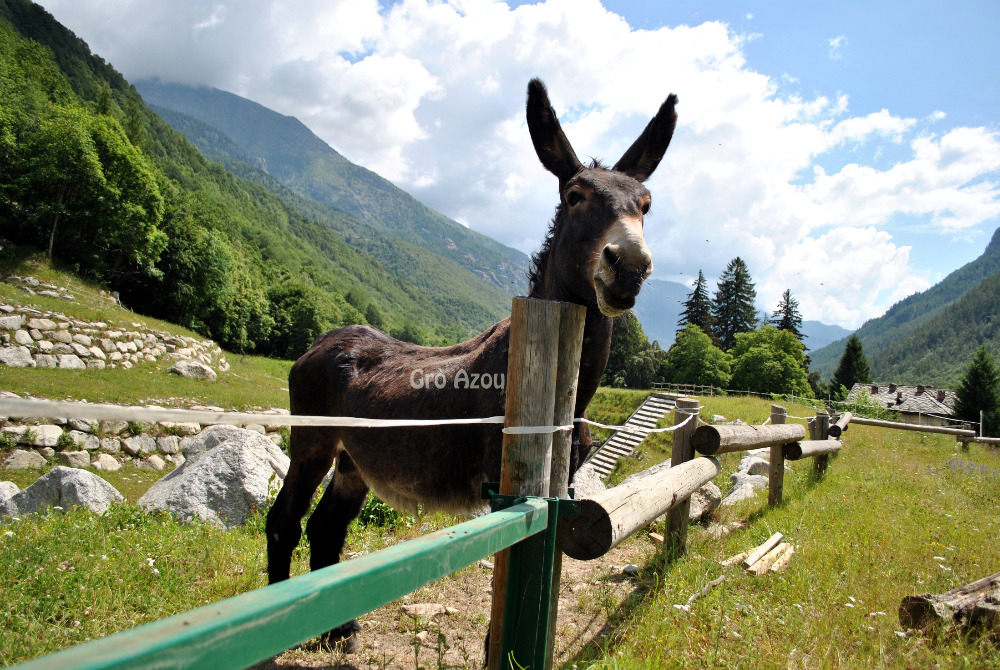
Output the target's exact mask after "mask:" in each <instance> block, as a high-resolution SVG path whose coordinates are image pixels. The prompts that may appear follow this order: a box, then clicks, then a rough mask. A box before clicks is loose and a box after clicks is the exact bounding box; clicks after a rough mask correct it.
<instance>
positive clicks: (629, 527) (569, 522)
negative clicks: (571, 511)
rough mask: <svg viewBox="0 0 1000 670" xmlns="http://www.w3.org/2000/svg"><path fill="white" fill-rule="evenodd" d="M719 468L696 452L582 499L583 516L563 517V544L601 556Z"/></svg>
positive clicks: (587, 556) (575, 554)
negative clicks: (689, 457)
mask: <svg viewBox="0 0 1000 670" xmlns="http://www.w3.org/2000/svg"><path fill="white" fill-rule="evenodd" d="M717 474H719V464H718V463H716V462H715V459H711V458H696V459H694V460H691V461H688V462H687V463H681V464H680V465H676V466H674V467H672V468H668V469H666V470H660V471H659V472H650V471H649V470H647V471H646V472H643V473H640V474H639V475H637V476H636V477H635V478H634V479H633V480H632V481H631V482H629V483H628V484H625V485H621V486H616V487H614V488H611V489H608V490H607V491H603V492H601V493H599V494H597V495H595V496H594V497H593V498H591V499H589V500H588V499H584V500H580V501H579V503H578V504H579V506H580V516H578V517H576V518H575V519H560V520H559V546H560V548H561V549H562V550H563V552H565V553H566V555H567V556H570V557H571V558H575V559H577V560H581V561H589V560H591V559H594V558H599V557H601V556H603V555H604V554H605V553H607V552H608V551H609V550H611V549H612V548H614V547H616V546H617V545H618V543H620V542H621V541H622V540H624V539H625V538H626V537H628V536H629V535H631V534H632V533H634V532H635V531H636V530H638V529H639V528H642V527H643V526H645V525H647V524H649V523H650V522H652V521H653V520H654V519H656V518H657V517H659V516H660V515H662V514H663V513H664V512H666V511H667V510H669V509H672V508H674V507H675V506H676V505H678V504H680V503H681V502H682V501H684V500H687V499H688V497H689V496H690V495H691V494H692V493H694V492H695V491H697V490H698V489H699V488H701V487H702V486H704V485H705V484H706V483H707V482H709V481H711V480H712V478H714V477H715V476H716V475H717Z"/></svg>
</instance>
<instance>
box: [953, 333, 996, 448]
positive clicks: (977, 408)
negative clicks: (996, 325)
mask: <svg viewBox="0 0 1000 670" xmlns="http://www.w3.org/2000/svg"><path fill="white" fill-rule="evenodd" d="M957 395H958V402H957V403H956V404H955V414H956V415H958V416H959V418H962V419H965V420H966V421H972V422H975V423H978V422H979V419H980V416H982V420H983V426H982V430H983V433H982V434H983V435H986V436H989V437H996V436H997V435H998V434H1000V371H998V370H997V366H996V363H995V362H994V361H993V356H991V355H990V352H989V351H988V350H987V349H986V345H982V346H980V347H979V349H978V350H976V354H975V356H973V357H972V362H970V363H969V367H968V369H967V370H966V371H965V376H963V377H962V382H961V383H960V384H959V386H958V391H957ZM980 412H982V414H981V415H980Z"/></svg>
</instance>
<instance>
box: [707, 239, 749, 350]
mask: <svg viewBox="0 0 1000 670" xmlns="http://www.w3.org/2000/svg"><path fill="white" fill-rule="evenodd" d="M756 302H757V291H756V290H754V284H753V282H752V281H750V270H749V269H747V264H746V263H745V262H744V261H743V259H742V258H740V257H739V256H737V257H736V258H734V259H733V260H731V261H729V265H728V266H727V267H726V271H725V272H723V273H722V276H721V277H720V278H719V283H718V288H717V290H716V292H715V301H714V302H713V304H712V316H713V317H714V318H715V320H716V323H715V337H716V339H717V340H718V341H719V346H720V347H721V348H722V349H723V350H724V351H728V350H729V349H732V348H733V345H734V344H736V334H737V333H748V332H750V331H752V330H756V328H757V308H756V306H755V303H756Z"/></svg>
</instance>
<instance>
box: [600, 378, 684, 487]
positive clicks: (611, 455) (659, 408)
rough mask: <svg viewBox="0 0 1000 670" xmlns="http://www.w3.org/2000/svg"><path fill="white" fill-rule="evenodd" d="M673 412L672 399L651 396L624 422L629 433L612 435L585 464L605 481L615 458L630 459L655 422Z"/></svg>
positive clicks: (655, 395)
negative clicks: (628, 457)
mask: <svg viewBox="0 0 1000 670" xmlns="http://www.w3.org/2000/svg"><path fill="white" fill-rule="evenodd" d="M673 409H674V401H673V398H670V397H668V396H666V395H662V394H659V393H653V394H651V395H650V396H649V397H648V398H646V400H644V401H643V403H642V404H641V405H639V407H638V409H636V410H635V411H634V412H632V416H630V417H629V418H628V419H627V420H626V421H625V424H624V425H626V426H628V427H629V429H630V430H629V431H624V430H618V431H615V432H614V433H612V434H611V437H609V438H608V439H607V440H606V441H605V442H604V444H602V445H601V446H600V447H598V448H597V449H596V450H595V451H594V452H593V453H592V454H591V455H590V458H588V459H587V460H586V463H589V464H590V467H592V468H594V470H595V471H596V472H597V474H598V475H599V476H600V477H601V479H604V478H606V477H607V476H608V474H609V473H610V472H611V470H613V469H614V467H615V463H617V462H618V459H620V458H625V457H627V456H631V455H632V453H633V452H634V451H635V449H636V447H638V446H639V445H640V444H642V441H643V440H644V439H646V436H647V435H649V432H650V431H651V430H653V429H654V428H656V423H657V421H659V420H660V419H661V418H663V415H665V414H666V413H667V412H670V411H672V410H673Z"/></svg>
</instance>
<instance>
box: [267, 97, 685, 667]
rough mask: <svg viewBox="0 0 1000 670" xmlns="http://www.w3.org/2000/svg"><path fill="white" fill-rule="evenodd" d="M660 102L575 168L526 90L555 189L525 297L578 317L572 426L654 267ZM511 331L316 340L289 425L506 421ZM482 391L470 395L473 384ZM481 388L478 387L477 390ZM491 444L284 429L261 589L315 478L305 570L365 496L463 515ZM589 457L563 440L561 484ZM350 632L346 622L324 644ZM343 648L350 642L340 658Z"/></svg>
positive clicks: (332, 545) (485, 469) (296, 535)
mask: <svg viewBox="0 0 1000 670" xmlns="http://www.w3.org/2000/svg"><path fill="white" fill-rule="evenodd" d="M676 102H677V98H676V96H674V95H670V96H669V97H668V98H667V99H666V101H665V102H664V103H663V105H662V106H661V107H660V109H659V112H658V113H657V114H656V116H655V117H653V119H652V120H651V121H650V122H649V124H648V125H647V126H646V129H645V130H644V131H643V133H642V135H640V136H639V138H638V139H637V140H636V141H635V143H634V144H633V145H632V146H631V147H630V148H629V149H628V151H626V152H625V154H624V156H622V158H621V160H619V161H618V163H616V164H615V166H614V167H613V168H611V169H608V168H606V167H603V166H601V165H600V164H599V163H597V162H596V161H594V162H593V163H592V164H591V165H589V166H584V165H583V164H582V163H581V162H580V160H579V159H578V158H577V156H576V153H574V151H573V148H572V147H571V146H570V143H569V140H568V139H567V138H566V135H565V134H564V133H563V131H562V127H561V126H560V124H559V120H558V119H557V118H556V113H555V110H553V108H552V105H551V103H550V102H549V98H548V93H547V91H546V89H545V86H544V84H542V82H541V81H539V80H538V79H533V80H532V81H531V82H530V83H529V84H528V96H527V122H528V131H529V133H530V134H531V141H532V143H533V144H534V147H535V152H536V153H537V154H538V158H539V160H541V162H542V165H543V166H545V168H546V169H548V170H549V171H550V172H552V173H553V174H554V175H555V176H556V177H558V179H559V196H560V203H559V205H558V206H557V207H556V214H555V217H554V218H553V220H552V223H551V226H550V228H549V231H548V234H547V236H546V238H545V241H544V242H543V244H542V248H541V249H540V250H539V251H538V252H537V253H536V254H534V255H533V256H532V266H531V269H530V270H529V275H528V279H529V286H530V290H529V295H530V297H533V298H540V299H544V300H559V301H564V302H571V303H576V304H580V305H584V306H586V308H587V316H586V321H585V324H584V334H583V353H582V356H581V360H580V373H579V381H578V390H577V396H576V407H575V414H574V415H575V416H577V417H582V416H583V415H584V411H585V410H586V408H587V405H588V403H589V402H590V400H591V398H592V397H593V395H594V393H595V391H596V390H597V386H598V384H599V383H600V380H601V376H602V374H603V373H604V367H605V365H606V364H607V362H608V353H609V350H610V345H611V328H612V323H613V317H615V316H617V315H619V314H621V313H622V312H624V311H626V310H628V309H630V308H631V307H632V306H633V305H634V304H635V298H636V295H638V293H639V289H640V288H641V287H642V283H643V281H645V279H646V278H647V277H648V276H649V275H650V273H651V272H652V271H653V259H652V255H651V254H650V252H649V248H648V247H647V246H646V243H645V240H644V239H643V230H642V227H643V216H644V215H645V214H646V213H647V212H648V211H649V206H650V195H649V191H648V190H647V189H646V188H645V187H644V186H643V185H642V182H644V181H645V180H646V179H647V178H648V177H649V176H650V174H652V172H653V170H655V169H656V166H657V165H658V164H659V162H660V160H661V159H662V158H663V154H664V153H665V152H666V150H667V145H668V144H669V143H670V138H671V137H672V136H673V132H674V127H675V125H676V123H677V115H676V113H675V111H674V106H675V104H676ZM509 340H510V319H509V318H507V319H505V320H503V321H501V322H500V323H497V324H496V325H494V326H493V327H491V328H490V329H488V330H487V331H486V332H484V333H481V334H480V335H477V336H476V337H473V338H472V339H471V340H468V341H467V342H462V343H461V344H456V345H454V346H450V347H440V348H437V347H421V346H417V345H414V344H409V343H406V342H400V341H398V340H395V339H393V338H391V337H389V336H388V335H386V334H384V333H382V332H380V331H378V330H375V329H374V328H371V327H368V326H345V327H342V328H336V329H334V330H331V331H330V332H328V333H326V334H325V335H322V336H321V337H320V338H319V339H317V340H316V342H315V343H314V344H313V346H312V348H311V349H310V350H309V351H308V352H306V353H305V354H304V355H303V356H302V357H301V358H299V359H298V361H296V363H295V365H293V366H292V370H291V372H290V374H289V378H288V390H289V396H290V402H291V411H292V413H293V414H300V415H322V416H351V417H366V418H380V419H414V418H420V419H452V418H474V417H488V416H496V415H500V414H503V413H504V404H505V392H504V383H503V382H504V375H505V374H506V371H507V348H508V344H509ZM477 380H478V381H479V383H474V382H475V381H477ZM475 387H478V388H475ZM501 442H502V434H501V430H500V427H499V426H498V425H496V424H492V425H491V424H472V425H452V426H431V427H425V426H420V427H407V428H334V427H317V428H313V427H293V428H292V431H291V447H290V452H291V463H290V465H289V467H288V474H287V476H286V477H285V482H284V485H283V486H282V488H281V492H280V493H279V494H278V497H277V499H276V500H275V501H274V505H273V506H272V507H271V510H270V512H269V513H268V515H267V524H266V532H267V560H268V567H267V570H268V581H269V582H270V583H275V582H278V581H281V580H284V579H287V578H288V576H289V568H290V563H291V556H292V551H293V550H294V549H295V547H296V546H297V545H298V543H299V539H300V537H301V535H302V528H301V520H302V517H303V516H304V515H305V513H306V511H307V510H308V508H309V504H310V500H311V498H312V496H313V493H314V492H315V491H316V488H317V487H318V486H319V484H320V482H321V480H322V479H323V477H324V475H326V473H327V472H328V471H329V470H330V467H331V465H333V463H334V461H336V468H335V470H334V475H333V479H332V481H331V483H330V485H329V486H327V488H326V491H325V492H324V493H323V496H322V498H321V499H320V501H319V504H318V505H317V507H316V509H315V510H314V511H313V513H312V515H311V516H310V517H309V521H308V523H307V524H306V534H307V536H308V538H309V544H310V560H309V565H310V568H311V569H313V570H315V569H317V568H322V567H325V566H328V565H332V564H334V563H337V562H338V560H339V558H340V552H341V549H343V546H344V541H345V539H346V536H347V526H348V524H349V523H350V522H351V520H352V519H354V518H355V517H356V516H357V515H358V513H359V512H360V511H361V506H362V504H363V502H364V500H365V496H366V495H367V493H368V490H369V489H371V490H372V491H373V492H374V493H375V494H376V495H377V496H378V497H379V498H381V499H382V500H383V501H385V502H387V503H388V504H390V505H392V506H393V507H395V508H397V509H400V510H404V511H415V510H416V507H417V505H418V504H422V505H423V506H424V509H426V510H436V509H440V510H449V511H456V512H463V511H470V510H472V509H476V508H478V507H480V506H481V505H482V501H481V500H480V488H481V484H482V482H486V481H499V479H500V456H501V453H500V452H501ZM590 446H591V441H590V435H589V432H588V431H587V428H586V425H585V424H577V425H576V427H575V428H574V430H573V440H572V453H571V462H570V477H571V478H572V473H574V472H575V471H576V469H577V468H578V467H579V465H580V461H581V459H582V458H583V457H584V456H586V454H587V453H588V452H589V449H590ZM358 630H360V627H359V626H358V624H357V622H356V621H350V622H348V623H346V624H343V625H342V626H338V627H337V628H335V629H333V630H331V631H329V632H328V633H327V635H326V637H327V639H328V640H329V641H331V642H336V641H338V640H342V639H344V638H352V636H353V634H354V633H355V632H357V631H358ZM353 644H354V640H353V638H352V639H351V640H349V641H348V643H347V647H348V648H351V647H352V646H353Z"/></svg>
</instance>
